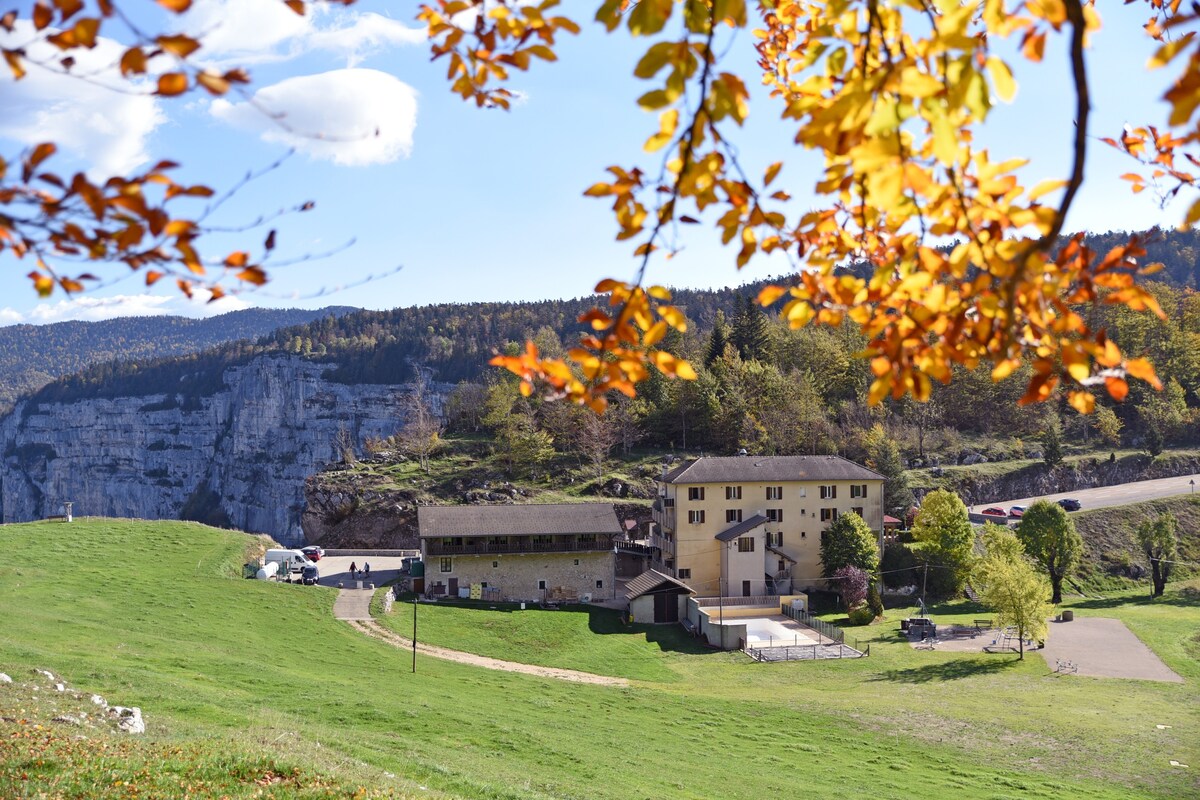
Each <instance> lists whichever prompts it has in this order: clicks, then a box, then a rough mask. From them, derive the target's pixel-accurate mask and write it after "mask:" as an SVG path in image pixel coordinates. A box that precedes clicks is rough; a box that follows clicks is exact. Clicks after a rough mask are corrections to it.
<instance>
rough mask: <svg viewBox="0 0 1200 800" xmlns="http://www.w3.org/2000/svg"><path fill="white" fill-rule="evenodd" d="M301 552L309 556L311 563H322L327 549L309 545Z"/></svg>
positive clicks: (301, 549)
mask: <svg viewBox="0 0 1200 800" xmlns="http://www.w3.org/2000/svg"><path fill="white" fill-rule="evenodd" d="M300 552H301V553H304V555H306V556H308V560H309V561H320V560H321V557H322V556H324V555H325V548H324V547H317V546H316V545H309V546H308V547H301V548H300Z"/></svg>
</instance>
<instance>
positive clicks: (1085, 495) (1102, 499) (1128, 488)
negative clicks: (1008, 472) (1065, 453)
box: [971, 475, 1200, 513]
mask: <svg viewBox="0 0 1200 800" xmlns="http://www.w3.org/2000/svg"><path fill="white" fill-rule="evenodd" d="M1189 481H1195V487H1193V485H1192V484H1191V483H1189ZM1193 488H1196V489H1197V490H1198V491H1200V475H1183V476H1181V477H1177V478H1159V479H1158V480H1153V481H1137V482H1136V483H1122V484H1118V485H1117V486H1102V487H1100V488H1099V489H1076V490H1075V491H1073V492H1060V493H1058V494H1048V495H1045V496H1043V497H1020V498H1017V499H1015V500H991V501H988V502H986V503H976V504H975V505H974V506H972V509H971V510H972V511H974V512H976V513H978V512H979V511H982V510H983V509H984V508H987V507H988V506H1000V507H1001V508H1004V509H1008V508H1011V507H1012V506H1028V505H1029V504H1030V503H1032V502H1034V501H1035V500H1051V501H1054V500H1060V499H1062V498H1064V497H1073V498H1075V499H1076V500H1078V501H1079V502H1080V503H1081V504H1082V505H1083V509H1082V510H1083V511H1088V510H1090V509H1093V508H1105V507H1106V506H1123V505H1128V504H1129V503H1140V502H1142V501H1143V500H1155V499H1157V498H1160V497H1171V496H1172V495H1179V494H1188V493H1189V492H1191V491H1192V490H1193Z"/></svg>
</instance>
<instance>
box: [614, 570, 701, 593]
mask: <svg viewBox="0 0 1200 800" xmlns="http://www.w3.org/2000/svg"><path fill="white" fill-rule="evenodd" d="M664 587H665V591H673V592H674V593H675V594H682V593H683V592H687V593H688V594H695V591H694V590H693V589H692V587H690V586H688V585H687V584H686V583H684V582H683V581H680V580H676V579H675V578H672V577H671V576H670V575H664V574H662V573H661V572H659V571H658V570H654V569H648V570H646V571H645V572H643V573H642V574H641V575H638V576H637V577H636V578H634V579H633V580H631V581H630V582H629V583H627V584H625V599H626V600H636V599H637V598H639V597H641V596H642V595H644V594H650V593H651V592H658V591H660V590H664Z"/></svg>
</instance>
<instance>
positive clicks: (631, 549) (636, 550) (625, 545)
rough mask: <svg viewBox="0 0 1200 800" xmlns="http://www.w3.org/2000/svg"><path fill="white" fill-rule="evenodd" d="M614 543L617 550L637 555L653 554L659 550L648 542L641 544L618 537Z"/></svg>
mask: <svg viewBox="0 0 1200 800" xmlns="http://www.w3.org/2000/svg"><path fill="white" fill-rule="evenodd" d="M615 544H616V546H617V550H618V551H619V552H622V553H633V554H635V555H639V556H654V555H655V554H656V553H658V552H660V551H659V549H658V548H657V547H654V546H652V545H648V544H642V543H641V542H631V541H628V540H624V539H618V540H617V541H616V543H615Z"/></svg>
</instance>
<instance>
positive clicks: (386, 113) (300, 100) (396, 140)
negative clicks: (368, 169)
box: [212, 69, 417, 166]
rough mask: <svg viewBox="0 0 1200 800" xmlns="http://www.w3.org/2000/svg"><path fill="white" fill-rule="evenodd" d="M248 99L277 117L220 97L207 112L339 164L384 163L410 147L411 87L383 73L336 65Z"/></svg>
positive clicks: (413, 117)
mask: <svg viewBox="0 0 1200 800" xmlns="http://www.w3.org/2000/svg"><path fill="white" fill-rule="evenodd" d="M254 100H255V102H256V103H257V104H258V105H259V106H260V107H262V108H264V109H266V110H267V111H268V112H270V113H271V114H275V115H279V117H278V120H279V121H278V122H277V121H275V120H272V119H271V118H269V117H268V116H267V115H266V114H264V113H263V111H261V110H259V109H258V108H255V107H254V106H252V105H250V104H249V103H232V102H230V101H228V100H225V99H219V100H216V101H214V102H213V104H212V113H213V115H214V116H216V117H217V118H218V119H220V120H223V121H225V122H228V123H229V124H231V125H235V126H237V127H240V128H243V129H246V130H252V131H256V132H258V133H260V134H261V136H262V138H263V139H264V140H266V141H268V142H278V143H281V144H286V145H288V146H290V147H294V148H296V149H297V150H299V151H300V152H302V153H306V154H308V155H309V156H311V157H313V158H316V159H321V160H325V161H332V162H334V163H335V164H341V165H343V166H366V165H369V164H386V163H389V162H392V161H395V160H396V159H398V158H403V157H407V156H408V154H409V153H410V152H411V151H412V142H413V130H414V129H415V128H416V125H417V93H416V90H415V89H413V88H412V87H411V86H409V85H408V84H406V83H404V82H403V81H400V80H399V79H397V78H394V77H392V76H391V75H388V74H387V73H385V72H379V71H378V70H373V69H340V70H333V71H331V72H323V73H319V74H317V75H303V76H298V77H295V78H288V79H286V80H283V81H280V82H279V83H277V84H274V85H273V86H267V87H264V88H262V89H260V90H258V91H257V92H255V94H254ZM280 123H282V125H281V124H280ZM284 126H286V128H285V127H284Z"/></svg>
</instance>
